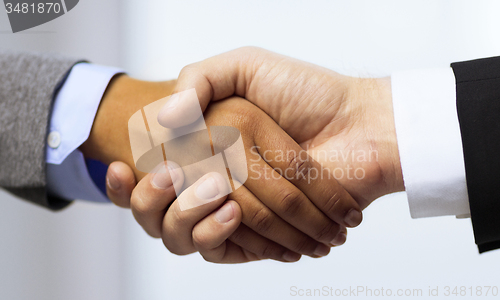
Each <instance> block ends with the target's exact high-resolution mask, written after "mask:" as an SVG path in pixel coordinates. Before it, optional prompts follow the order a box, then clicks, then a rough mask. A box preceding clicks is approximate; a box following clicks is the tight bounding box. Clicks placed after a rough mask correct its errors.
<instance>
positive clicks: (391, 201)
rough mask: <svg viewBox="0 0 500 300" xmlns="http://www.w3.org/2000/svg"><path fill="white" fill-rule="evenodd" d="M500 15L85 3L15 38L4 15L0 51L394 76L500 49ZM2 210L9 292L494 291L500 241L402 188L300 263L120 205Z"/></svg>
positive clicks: (139, 70) (376, 7) (418, 9)
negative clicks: (195, 249) (186, 243)
mask: <svg viewBox="0 0 500 300" xmlns="http://www.w3.org/2000/svg"><path fill="white" fill-rule="evenodd" d="M499 11H500V2H498V1H493V0H492V1H477V0H475V1H421V0H419V1H396V0H394V1H368V0H367V1H327V0H322V1H319V0H316V1H269V0H267V1H264V0H261V1H202V0H193V1H165V0H121V1H119V0H107V1H99V0H82V1H80V3H79V4H78V5H77V6H76V7H75V8H74V9H73V10H72V11H70V12H69V13H68V14H67V15H64V16H62V17H60V18H58V19H56V20H54V21H52V22H50V23H47V24H45V25H42V26H39V27H36V28H33V29H30V30H27V31H25V32H21V33H17V34H12V33H11V32H9V30H10V27H9V25H8V20H7V15H6V13H4V12H0V47H2V48H11V49H25V50H35V51H52V52H59V53H61V54H64V55H72V56H77V57H82V58H86V59H88V60H90V61H92V62H95V63H100V64H106V65H113V66H119V67H122V68H125V70H127V71H128V72H129V74H131V75H132V76H135V77H138V78H143V79H149V80H163V79H172V78H175V77H176V76H177V74H178V73H179V71H180V69H181V68H182V67H183V66H184V65H186V64H189V63H192V62H195V61H198V60H201V59H204V58H207V57H210V56H212V55H215V54H219V53H221V52H225V51H228V50H231V49H234V48H237V47H240V46H246V45H253V46H260V47H263V48H266V49H269V50H272V51H275V52H279V53H282V54H286V55H289V56H293V57H296V58H299V59H302V60H306V61H309V62H313V63H316V64H319V65H322V66H325V67H328V68H331V69H333V70H336V71H339V72H341V73H345V74H351V75H360V76H386V75H390V74H391V73H392V72H394V71H396V70H403V69H410V68H428V67H446V66H448V65H449V64H450V63H451V62H453V61H460V60H467V59H473V58H480V57H487V56H497V55H500V38H499V37H500V18H498V12H499ZM0 207H1V210H0V299H2V300H3V299H15V300H17V299H107V300H112V299H286V298H290V297H292V298H293V297H294V296H293V295H294V293H293V292H292V293H291V287H293V286H295V287H296V288H295V289H297V290H298V289H322V288H323V287H324V286H327V287H332V288H333V289H334V290H335V289H349V288H354V289H356V288H357V287H358V286H362V287H365V288H370V289H372V290H376V289H378V290H380V289H382V288H383V289H384V290H387V289H391V290H392V292H393V294H395V293H396V292H397V290H398V289H402V290H403V292H406V291H405V290H406V289H410V290H413V289H422V292H423V296H424V297H418V298H425V296H427V295H428V290H429V287H431V288H433V289H434V288H436V287H439V293H440V295H444V292H445V286H449V287H451V289H452V290H453V288H454V287H456V286H458V291H459V292H460V286H464V287H466V288H467V291H468V292H469V291H470V290H469V287H472V289H473V290H475V289H476V287H477V286H483V287H484V286H495V285H496V286H499V287H500V281H499V275H498V263H499V261H500V251H496V252H491V253H486V254H483V255H479V254H478V253H477V249H476V246H475V244H474V239H473V234H472V228H471V224H470V220H468V219H466V220H457V219H455V218H453V217H440V218H429V219H419V220H412V219H411V218H410V215H409V210H408V205H407V202H406V196H405V194H404V193H400V194H395V195H389V196H386V197H383V198H381V199H379V200H377V201H375V203H374V204H373V205H372V206H370V207H369V208H368V209H366V211H365V215H364V222H363V224H362V225H361V226H359V228H356V229H354V230H351V231H350V232H349V235H348V240H347V243H346V244H345V245H344V246H342V247H339V248H338V249H333V250H332V252H331V254H330V255H329V256H328V257H326V258H322V259H310V258H303V259H302V260H301V261H300V262H298V263H295V264H281V263H277V262H271V261H264V262H257V263H251V264H243V265H214V264H210V263H207V262H205V261H204V260H203V259H202V258H201V257H200V256H199V255H198V254H194V255H190V256H186V257H178V256H175V255H172V254H170V253H168V251H167V250H166V249H165V248H164V247H163V245H162V243H161V241H159V240H154V239H152V238H149V237H148V236H147V235H146V234H145V233H144V232H143V231H142V229H141V228H140V227H139V225H137V224H136V223H135V221H134V220H133V217H132V215H131V213H130V211H128V210H124V209H120V208H117V207H114V206H112V205H105V204H104V205H102V204H101V205H99V204H92V203H87V202H78V201H77V202H76V203H75V204H73V205H72V206H70V207H69V208H68V209H66V210H64V211H62V212H58V213H53V212H49V211H47V210H45V209H42V208H39V207H35V206H33V205H31V204H28V203H26V202H24V201H21V200H19V199H16V198H13V197H11V196H9V195H8V194H6V193H4V192H0ZM483 291H485V288H483ZM361 295H363V294H361ZM451 296H453V295H451ZM296 297H297V296H295V298H296ZM360 297H361V296H360ZM483 297H484V296H483ZM370 298H371V297H370ZM408 298H411V297H408ZM434 298H436V297H434ZM463 298H464V299H465V298H468V297H463Z"/></svg>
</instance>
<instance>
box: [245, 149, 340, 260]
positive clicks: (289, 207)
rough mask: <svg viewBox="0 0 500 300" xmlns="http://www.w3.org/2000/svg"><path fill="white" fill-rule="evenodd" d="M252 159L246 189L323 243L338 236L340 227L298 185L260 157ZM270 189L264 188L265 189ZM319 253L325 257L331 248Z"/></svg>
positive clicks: (328, 242)
mask: <svg viewBox="0 0 500 300" xmlns="http://www.w3.org/2000/svg"><path fill="white" fill-rule="evenodd" d="M247 155H253V156H249V157H251V158H250V159H249V160H250V161H251V163H250V167H249V169H250V172H249V175H248V180H247V181H246V182H245V186H246V187H247V188H248V189H249V190H250V191H251V192H252V193H253V194H254V195H255V196H256V197H257V198H258V199H260V200H261V201H262V202H263V203H264V204H265V205H266V206H267V207H269V208H270V209H271V210H272V211H273V212H275V213H276V214H277V215H278V216H280V217H281V218H282V219H283V220H285V221H286V222H288V223H289V224H290V225H292V226H294V227H295V228H297V229H298V230H300V231H302V232H303V233H305V234H307V235H308V236H310V237H311V238H313V239H315V240H316V241H318V242H321V243H323V244H326V245H328V244H330V242H331V241H332V240H333V239H334V238H335V237H336V236H337V234H338V232H339V230H340V226H339V224H337V223H336V222H334V221H332V220H331V219H330V218H328V217H327V216H326V215H325V214H324V213H323V212H322V211H321V210H319V209H318V207H316V206H315V205H314V203H313V202H311V200H310V199H309V198H307V196H306V195H305V194H304V193H302V192H301V191H300V190H299V189H298V188H297V187H296V186H294V185H293V184H291V183H290V182H289V181H288V180H286V179H285V178H283V177H282V176H281V175H280V174H279V173H277V172H276V171H275V170H273V168H271V167H270V166H269V165H268V164H267V163H266V162H265V161H263V160H262V158H261V157H260V156H259V155H258V154H257V155H256V154H247ZM263 186H265V187H266V188H265V189H263V188H262V187H263ZM316 252H317V253H316V254H317V255H319V256H324V255H327V254H328V251H327V249H325V248H322V247H320V248H318V249H317V250H316Z"/></svg>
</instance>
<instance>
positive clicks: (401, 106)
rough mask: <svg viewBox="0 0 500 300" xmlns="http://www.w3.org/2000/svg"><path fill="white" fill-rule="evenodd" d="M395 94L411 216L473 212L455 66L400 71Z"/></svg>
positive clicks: (457, 214)
mask: <svg viewBox="0 0 500 300" xmlns="http://www.w3.org/2000/svg"><path fill="white" fill-rule="evenodd" d="M392 99H393V106H394V120H395V124H396V134H397V139H398V148H399V156H400V159H401V168H402V170H403V179H404V183H405V188H406V194H407V196H408V203H409V206H410V213H411V216H412V217H413V218H422V217H433V216H444V215H455V216H457V217H467V216H470V211H469V198H468V195H467V185H466V180H465V165H464V157H463V150H462V136H461V134H460V127H459V123H458V115H457V105H456V93H455V75H454V74H453V70H452V69H451V68H443V69H428V70H413V71H405V72H398V73H395V74H393V75H392Z"/></svg>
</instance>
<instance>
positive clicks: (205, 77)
mask: <svg viewBox="0 0 500 300" xmlns="http://www.w3.org/2000/svg"><path fill="white" fill-rule="evenodd" d="M263 51H265V50H263V49H259V48H255V47H244V48H240V49H236V50H233V51H229V52H227V53H223V54H220V55H217V56H214V57H211V58H209V59H206V60H204V61H201V62H197V63H194V64H192V65H188V66H186V67H184V68H183V69H182V70H181V72H180V74H179V77H178V78H177V84H176V88H175V90H174V92H173V93H174V94H175V93H179V92H182V91H186V90H189V89H192V88H194V89H195V90H196V93H197V95H198V100H199V102H200V105H201V109H202V111H205V109H206V107H207V105H208V103H209V102H210V101H216V100H221V99H225V98H227V97H229V96H232V95H238V96H241V97H243V98H245V96H246V91H247V87H248V86H249V85H250V83H251V79H252V78H253V76H251V74H248V71H250V72H253V71H255V70H247V68H246V66H247V65H249V64H247V62H250V61H251V62H252V66H251V67H256V64H257V62H256V58H257V57H259V56H258V53H260V52H263ZM266 52H267V51H266ZM249 67H250V66H249ZM245 75H250V76H245ZM248 100H250V101H252V99H248ZM186 110H189V108H188V104H187V102H177V103H174V102H170V101H169V102H167V104H165V106H164V107H163V108H162V110H161V111H160V113H159V115H158V121H159V123H160V124H161V125H163V126H165V127H168V128H177V127H181V126H185V125H188V124H190V123H191V122H192V120H191V119H190V118H184V119H179V118H178V116H179V115H183V113H184V112H186Z"/></svg>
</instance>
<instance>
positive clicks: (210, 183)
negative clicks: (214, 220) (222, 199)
mask: <svg viewBox="0 0 500 300" xmlns="http://www.w3.org/2000/svg"><path fill="white" fill-rule="evenodd" d="M218 194H219V188H218V187H217V182H215V179H214V178H213V177H212V176H210V177H208V178H206V179H205V180H204V181H203V182H202V183H200V185H198V187H197V188H196V196H198V198H201V199H205V200H208V199H212V198H213V197H215V196H217V195H218Z"/></svg>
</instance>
